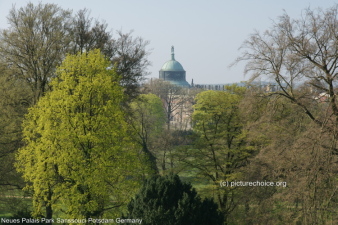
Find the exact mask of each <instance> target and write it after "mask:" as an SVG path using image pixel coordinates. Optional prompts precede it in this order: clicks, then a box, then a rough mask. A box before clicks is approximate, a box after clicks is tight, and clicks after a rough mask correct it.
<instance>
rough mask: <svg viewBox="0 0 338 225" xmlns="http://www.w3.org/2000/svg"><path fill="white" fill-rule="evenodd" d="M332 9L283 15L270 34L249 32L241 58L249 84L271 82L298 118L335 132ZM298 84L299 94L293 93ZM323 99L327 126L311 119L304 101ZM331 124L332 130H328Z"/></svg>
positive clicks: (337, 61) (336, 52)
mask: <svg viewBox="0 0 338 225" xmlns="http://www.w3.org/2000/svg"><path fill="white" fill-rule="evenodd" d="M337 22H338V5H335V6H333V7H331V8H329V9H327V10H322V9H316V10H311V9H306V10H304V13H303V16H302V17H301V18H300V19H291V18H290V16H289V15H287V14H286V13H285V14H284V15H282V16H280V17H279V19H278V21H277V22H275V23H274V24H273V26H272V28H271V29H269V30H266V31H265V32H264V33H260V32H258V31H257V32H255V33H254V34H252V35H251V36H250V37H249V39H248V40H246V41H245V42H244V43H243V46H242V49H245V51H244V52H242V55H241V56H240V57H239V58H238V59H237V60H236V62H239V61H246V62H247V65H246V69H245V72H246V73H252V79H256V78H258V77H268V78H271V79H273V80H274V82H276V83H277V85H278V86H279V89H280V91H278V92H276V93H275V94H278V95H281V96H284V97H286V98H288V99H289V100H291V101H292V102H293V103H295V104H297V105H298V106H299V107H300V108H301V109H302V110H303V111H304V113H306V114H307V116H309V118H311V120H312V121H313V122H315V123H316V124H317V125H319V126H323V127H325V129H326V130H327V131H331V132H335V133H336V132H337V131H336V130H335V128H334V127H335V126H337V124H338V105H337V101H336V95H337V89H336V88H335V84H334V83H335V82H336V81H337V74H338V73H337V69H338V45H337V43H338V37H337V35H336V34H337V32H338V26H337ZM300 82H302V83H304V85H305V87H304V88H303V91H299V89H297V85H299V83H300ZM321 93H323V94H324V95H326V96H328V105H327V106H328V110H330V111H331V113H332V117H331V118H330V123H326V119H328V118H325V119H324V118H321V117H318V116H317V115H316V114H315V111H313V110H312V109H311V107H310V106H309V104H308V102H309V100H311V99H314V98H315V97H318V96H319V94H321ZM332 125H333V127H332Z"/></svg>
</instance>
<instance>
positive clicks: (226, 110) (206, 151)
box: [182, 86, 253, 217]
mask: <svg viewBox="0 0 338 225" xmlns="http://www.w3.org/2000/svg"><path fill="white" fill-rule="evenodd" d="M227 89H228V91H204V92H201V93H199V94H198V95H197V96H196V104H195V105H194V109H195V111H194V113H193V124H194V132H195V134H196V137H195V143H194V145H193V146H187V148H186V149H185V150H184V151H182V153H183V154H185V155H186V158H185V159H184V160H183V162H184V163H185V164H186V165H188V167H189V168H192V169H194V170H197V171H198V176H199V177H202V178H203V179H207V180H209V182H210V183H211V184H212V186H211V187H212V189H213V191H212V192H213V193H214V194H215V196H214V197H215V198H216V199H217V201H218V203H219V206H220V209H221V210H222V212H223V213H224V214H225V215H226V217H228V216H229V214H230V213H231V212H232V211H233V210H234V208H235V207H236V206H237V204H238V199H236V197H235V195H236V190H235V188H231V187H219V183H220V181H233V180H236V179H238V178H240V173H239V168H241V167H243V166H244V165H245V163H246V159H247V158H248V157H250V156H251V155H252V153H253V148H252V147H250V146H247V143H246V142H245V133H244V132H243V123H242V120H241V117H240V113H239V104H240V101H241V99H242V98H243V96H244V93H245V88H243V87H238V86H229V87H227ZM208 188H209V187H208Z"/></svg>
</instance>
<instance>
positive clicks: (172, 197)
mask: <svg viewBox="0 0 338 225" xmlns="http://www.w3.org/2000/svg"><path fill="white" fill-rule="evenodd" d="M128 212H129V214H128V218H142V219H143V222H142V224H148V225H149V224H154V225H155V224H163V225H173V224H175V225H183V224H184V225H191V224H210V225H211V224H223V216H222V215H221V214H220V212H218V210H217V205H216V204H215V203H214V202H213V201H212V200H211V199H205V200H203V201H202V200H201V199H200V197H199V196H198V195H197V193H196V191H195V189H193V188H192V186H191V185H190V184H188V183H182V182H181V180H180V178H179V177H178V176H177V175H167V176H164V177H161V176H154V177H152V178H150V179H148V180H146V181H145V183H144V185H143V186H142V188H141V189H140V191H139V193H138V194H137V195H136V197H135V198H134V199H133V200H132V201H131V202H130V203H129V205H128Z"/></svg>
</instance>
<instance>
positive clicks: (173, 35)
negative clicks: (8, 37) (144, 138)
mask: <svg viewBox="0 0 338 225" xmlns="http://www.w3.org/2000/svg"><path fill="white" fill-rule="evenodd" d="M28 2H32V3H34V4H38V3H39V2H42V3H55V4H57V5H59V6H60V7H62V8H64V9H71V10H73V12H77V11H78V10H79V9H83V8H87V9H89V10H90V11H91V16H92V17H94V18H98V19H99V20H105V21H106V22H107V23H108V25H109V29H111V30H113V31H114V30H121V29H122V30H123V31H124V32H129V31H130V30H134V33H133V35H134V36H140V37H142V38H143V39H145V40H149V41H150V44H149V46H148V49H149V50H151V54H150V56H149V57H148V59H149V60H150V61H151V62H152V66H150V67H149V68H148V72H150V73H151V74H150V75H149V76H148V78H151V77H156V78H158V71H159V70H160V69H161V67H162V65H163V64H164V63H165V62H166V61H168V60H170V57H171V56H170V51H171V46H172V45H173V46H174V47H175V59H176V60H177V61H179V62H180V63H181V64H182V66H183V68H184V69H185V70H186V74H187V75H186V76H187V81H188V82H189V83H190V82H191V79H194V83H195V84H217V83H233V82H240V81H244V80H247V79H248V78H249V77H244V75H243V70H244V64H238V65H237V66H235V67H232V68H229V67H228V66H229V65H230V64H231V63H232V62H233V61H234V60H235V59H236V58H237V57H238V56H239V50H238V49H239V47H240V46H241V44H242V43H243V41H244V40H245V39H247V38H248V36H249V35H250V34H251V33H253V32H254V30H258V31H264V30H266V29H268V28H269V27H271V25H272V21H273V20H275V21H276V20H277V18H278V16H280V15H282V14H283V12H284V11H286V13H287V14H288V15H290V16H291V18H299V17H300V16H301V13H302V10H304V9H305V8H308V7H310V8H311V9H316V8H318V7H321V8H324V9H326V8H329V7H332V6H334V4H335V1H334V0H279V1H276V0H208V1H207V0H169V1H163V0H31V1H27V0H16V1H11V0H0V29H4V28H7V27H8V24H7V19H6V17H7V15H8V12H9V10H10V9H11V8H12V5H13V4H15V5H16V8H20V7H22V6H25V5H26V4H27V3H28Z"/></svg>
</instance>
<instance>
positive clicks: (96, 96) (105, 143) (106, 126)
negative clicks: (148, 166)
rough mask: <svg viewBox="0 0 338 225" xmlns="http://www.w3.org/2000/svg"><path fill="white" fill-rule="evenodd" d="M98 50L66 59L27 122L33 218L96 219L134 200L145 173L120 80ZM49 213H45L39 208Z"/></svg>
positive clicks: (24, 157)
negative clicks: (60, 214)
mask: <svg viewBox="0 0 338 225" xmlns="http://www.w3.org/2000/svg"><path fill="white" fill-rule="evenodd" d="M109 66H110V62H109V61H108V60H106V59H105V58H104V56H103V55H101V53H100V51H98V50H96V51H90V52H88V53H86V54H80V53H79V54H78V55H69V56H67V58H66V59H65V60H64V62H63V64H62V65H61V66H60V67H59V68H58V71H57V75H58V76H57V78H55V79H53V81H52V83H51V84H52V87H53V91H51V92H49V93H48V94H46V96H45V97H43V98H41V100H40V101H39V102H38V103H37V105H36V106H34V107H33V108H31V109H30V111H29V114H28V115H27V117H26V119H25V121H24V137H25V141H26V143H27V145H26V146H25V147H23V148H21V149H20V150H19V152H18V155H17V164H16V165H17V169H18V171H19V172H21V173H23V177H24V179H25V180H26V181H27V182H28V184H27V185H28V188H31V189H32V190H33V191H34V195H33V203H34V214H35V215H36V216H38V215H45V216H46V217H47V218H52V214H53V212H65V213H66V214H67V216H68V217H70V218H89V217H92V218H99V217H102V216H103V214H104V213H107V212H108V211H109V210H113V209H115V208H118V207H120V206H122V205H124V203H125V202H126V201H127V200H128V199H129V198H130V197H131V195H132V194H133V191H134V189H135V188H136V183H137V182H136V178H137V176H138V174H139V173H140V172H141V171H142V169H141V168H140V161H139V155H138V154H137V152H136V150H135V148H134V146H133V144H132V142H131V141H130V140H128V135H127V123H126V122H125V119H124V118H125V117H124V115H123V111H122V109H121V102H122V99H123V98H124V96H123V91H122V87H121V86H120V85H119V78H118V75H117V74H116V72H115V71H114V70H111V69H109ZM43 207H45V208H46V214H44V213H43V212H42V208H43Z"/></svg>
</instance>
